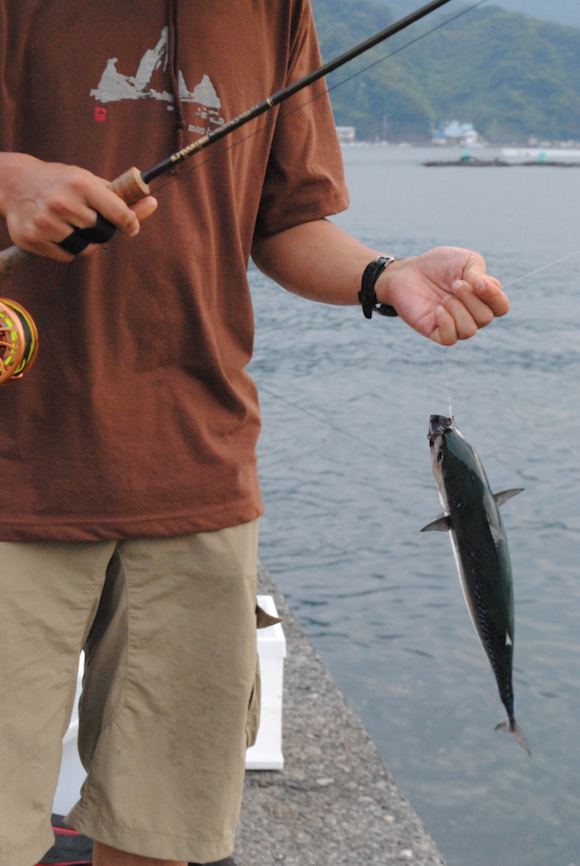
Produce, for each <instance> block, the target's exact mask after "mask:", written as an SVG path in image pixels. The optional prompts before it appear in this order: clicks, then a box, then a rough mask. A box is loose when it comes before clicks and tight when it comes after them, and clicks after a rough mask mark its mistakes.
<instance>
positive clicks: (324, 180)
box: [256, 0, 349, 236]
mask: <svg viewBox="0 0 580 866" xmlns="http://www.w3.org/2000/svg"><path fill="white" fill-rule="evenodd" d="M321 65H322V61H321V58H320V50H319V47H318V39H317V36H316V31H315V27H314V21H313V18H312V12H311V8H310V3H309V0H305V2H304V4H303V8H302V10H301V17H300V21H299V25H298V28H297V35H296V37H295V41H294V46H293V51H292V54H291V59H290V65H289V73H288V78H287V81H286V85H288V84H291V83H292V82H293V81H297V80H299V79H300V78H303V77H304V76H305V75H307V74H308V73H309V72H312V71H313V70H315V69H318V68H319V67H320V66H321ZM278 110H279V114H278V117H277V120H276V130H275V133H274V137H273V141H272V149H271V152H270V157H269V161H268V168H267V171H266V176H265V179H264V185H263V189H262V196H261V200H260V208H259V211H258V218H257V222H256V234H259V235H262V236H269V235H273V234H277V233H278V232H281V231H284V230H285V229H289V228H292V227H293V226H295V225H300V224H301V223H304V222H310V221H312V220H316V219H322V218H324V217H327V216H330V215H331V214H335V213H339V212H340V211H343V210H345V209H346V208H347V207H348V205H349V196H348V189H347V187H346V183H345V179H344V169H343V163H342V155H341V152H340V145H339V143H338V139H337V136H336V126H335V123H334V117H333V114H332V109H331V107H330V100H329V98H328V94H327V90H326V83H325V81H324V79H322V80H320V81H317V82H316V83H315V84H311V85H310V86H309V87H307V88H305V89H304V90H302V91H300V92H299V93H296V94H295V95H294V96H292V97H291V98H290V99H288V100H287V101H286V102H284V103H282V104H281V105H280V107H279V109H278Z"/></svg>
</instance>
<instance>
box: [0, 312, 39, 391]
mask: <svg viewBox="0 0 580 866" xmlns="http://www.w3.org/2000/svg"><path fill="white" fill-rule="evenodd" d="M37 352H38V331H37V330H36V325H35V324H34V320H33V318H32V316H31V315H30V313H27V312H26V310H25V309H24V307H21V306H20V304H17V303H16V301H9V300H7V299H6V298H0V385H7V384H8V383H9V382H11V381H12V380H13V379H21V378H22V376H24V374H25V373H27V372H28V371H29V370H30V368H31V367H32V365H33V363H34V359H35V358H36V353H37Z"/></svg>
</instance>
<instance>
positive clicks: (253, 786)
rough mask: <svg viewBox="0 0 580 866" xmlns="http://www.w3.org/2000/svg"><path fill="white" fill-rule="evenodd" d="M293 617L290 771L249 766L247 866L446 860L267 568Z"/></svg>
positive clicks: (242, 843)
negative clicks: (395, 780)
mask: <svg viewBox="0 0 580 866" xmlns="http://www.w3.org/2000/svg"><path fill="white" fill-rule="evenodd" d="M259 592H260V593H263V594H267V595H273V596H274V598H275V600H276V606H277V608H278V612H279V613H280V615H281V616H283V617H284V624H283V627H284V632H285V635H286V640H287V645H288V657H287V659H286V664H285V670H284V710H283V739H284V741H283V751H284V758H285V768H284V771H283V772H266V771H261V772H260V771H253V772H248V773H246V783H245V791H244V802H243V806H242V815H241V820H240V825H239V829H238V837H237V843H236V850H235V854H234V857H235V860H236V863H237V864H238V866H273V864H276V863H281V864H283V866H359V864H360V866H363V864H364V866H391V864H409V866H445V861H444V860H443V857H442V856H441V854H440V853H439V852H438V851H437V848H436V846H435V843H434V842H433V840H432V839H431V837H430V836H429V834H428V833H427V831H426V830H425V827H424V826H423V824H422V823H421V821H420V819H419V818H418V817H417V815H416V814H415V812H414V811H413V809H412V808H411V806H410V805H409V803H408V802H407V800H406V799H405V797H404V796H403V795H402V793H401V792H400V790H399V789H398V788H397V786H396V784H395V782H394V780H393V778H392V777H391V775H390V773H389V771H388V769H387V768H386V766H385V765H384V763H383V761H382V759H381V757H380V755H379V753H378V751H377V749H376V748H375V746H374V745H373V743H372V741H371V739H370V737H369V735H368V734H367V733H366V731H365V729H364V728H363V726H362V724H361V722H360V720H359V719H358V718H357V716H356V715H355V714H354V713H353V711H352V710H351V709H350V707H349V706H348V705H347V703H346V701H345V699H344V697H343V695H342V694H341V692H340V691H339V689H338V687H337V686H336V683H335V682H334V680H333V679H332V677H331V675H330V674H329V672H328V671H327V670H326V668H325V667H324V665H323V664H322V662H321V660H320V659H319V657H318V656H317V655H316V653H315V651H314V649H313V647H312V646H311V644H310V643H309V641H308V639H307V638H306V636H305V634H304V632H303V631H302V629H301V628H300V626H299V625H298V624H297V622H296V620H295V619H294V618H293V616H292V614H291V613H290V611H289V609H288V606H287V604H286V602H285V601H284V598H283V597H282V596H281V595H280V593H279V592H278V589H277V587H276V586H275V584H274V582H273V581H272V579H271V578H270V576H269V575H268V573H267V571H266V570H265V568H263V567H261V568H260V571H259Z"/></svg>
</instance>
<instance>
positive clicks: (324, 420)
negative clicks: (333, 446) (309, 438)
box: [259, 383, 392, 460]
mask: <svg viewBox="0 0 580 866" xmlns="http://www.w3.org/2000/svg"><path fill="white" fill-rule="evenodd" d="M259 390H260V391H265V392H266V393H267V394H270V396H272V397H275V398H276V399H277V400H281V401H282V402H283V403H287V404H288V406H292V408H293V409H299V410H300V412H304V414H305V415H309V416H310V417H311V418H315V419H316V421H319V422H322V424H326V426H327V427H330V429H331V430H335V431H336V432H337V433H342V435H343V436H348V438H349V439H353V440H354V441H355V442H358V443H359V445H364V446H365V448H368V449H369V451H371V452H372V453H373V454H375V455H376V454H380V455H381V456H382V457H385V458H386V459H387V460H391V459H392V454H386V453H385V452H384V451H381V449H380V448H377V446H376V444H374V443H373V444H371V443H370V442H365V440H364V439H360V438H359V437H358V436H355V434H354V433H351V432H350V431H349V430H345V429H344V427H339V425H338V424H335V423H334V422H333V421H329V420H328V418H326V417H324V416H322V415H319V414H317V413H316V412H313V411H312V409H307V408H306V407H305V406H301V405H300V404H299V403H293V402H292V400H289V399H288V398H287V397H283V396H282V394H279V393H278V392H277V391H273V390H272V389H271V388H268V387H267V386H266V385H263V384H262V383H260V385H259Z"/></svg>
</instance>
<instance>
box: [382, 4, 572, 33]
mask: <svg viewBox="0 0 580 866" xmlns="http://www.w3.org/2000/svg"><path fill="white" fill-rule="evenodd" d="M380 2H382V3H386V4H387V5H388V6H389V7H390V9H391V12H392V13H393V15H394V16H395V18H397V19H398V18H403V16H404V15H408V14H409V13H410V12H412V11H413V10H414V9H418V8H419V7H420V6H421V5H423V4H424V3H425V0H380ZM470 5H471V4H470ZM498 5H499V6H501V7H502V9H507V10H508V12H522V13H524V14H525V15H533V16H534V17H535V18H541V19H542V20H543V21H553V22H554V23H556V24H565V25H566V26H567V27H580V2H578V0H499V3H498ZM449 8H450V9H453V11H455V4H452V5H450V7H449Z"/></svg>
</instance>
